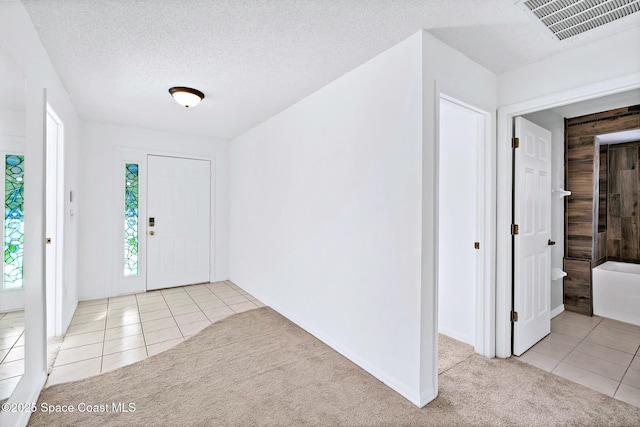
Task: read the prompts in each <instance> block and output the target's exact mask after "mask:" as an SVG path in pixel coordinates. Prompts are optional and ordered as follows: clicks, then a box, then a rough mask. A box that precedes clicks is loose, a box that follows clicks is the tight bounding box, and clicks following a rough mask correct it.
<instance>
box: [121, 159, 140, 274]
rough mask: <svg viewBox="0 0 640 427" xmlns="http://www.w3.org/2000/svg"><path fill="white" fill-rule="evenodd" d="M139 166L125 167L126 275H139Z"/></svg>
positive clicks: (134, 164) (127, 165) (133, 164)
mask: <svg viewBox="0 0 640 427" xmlns="http://www.w3.org/2000/svg"><path fill="white" fill-rule="evenodd" d="M138 222H139V218H138V164H137V163H127V164H126V165H125V188H124V275H125V276H135V275H136V274H138V268H139V266H138Z"/></svg>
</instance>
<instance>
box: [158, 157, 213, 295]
mask: <svg viewBox="0 0 640 427" xmlns="http://www.w3.org/2000/svg"><path fill="white" fill-rule="evenodd" d="M147 179H148V190H147V191H148V193H147V194H148V195H147V197H148V199H147V206H148V208H147V211H148V216H149V218H147V221H148V224H147V225H148V227H147V230H148V231H147V254H148V255H147V290H151V289H161V288H169V287H174V286H182V285H188V284H193V283H203V282H208V281H209V264H210V259H211V257H210V240H211V203H210V201H211V162H210V161H208V160H194V159H185V158H178V157H164V156H154V155H149V156H148V178H147Z"/></svg>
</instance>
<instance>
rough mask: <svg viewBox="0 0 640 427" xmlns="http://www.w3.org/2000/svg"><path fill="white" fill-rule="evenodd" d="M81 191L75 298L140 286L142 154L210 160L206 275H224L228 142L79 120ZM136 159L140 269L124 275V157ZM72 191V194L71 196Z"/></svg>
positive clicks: (226, 265)
mask: <svg viewBox="0 0 640 427" xmlns="http://www.w3.org/2000/svg"><path fill="white" fill-rule="evenodd" d="M81 133H82V147H81V152H80V165H81V172H80V173H81V174H82V176H83V180H82V184H81V187H80V191H78V194H77V200H78V202H77V203H78V206H79V207H80V208H79V210H78V220H79V224H80V239H79V248H80V251H79V257H78V262H79V283H80V284H81V286H80V289H79V298H80V300H88V299H96V298H104V297H108V296H115V295H119V294H126V293H133V292H142V291H144V290H145V287H146V276H145V264H144V262H145V257H144V254H145V242H146V240H145V236H146V231H147V229H146V226H147V221H146V218H147V217H146V214H145V213H146V212H145V206H146V196H145V194H146V193H145V189H146V178H145V176H146V175H145V174H146V167H145V165H146V158H147V154H161V155H172V156H176V157H189V158H202V159H209V160H211V161H212V168H213V171H214V174H213V176H212V181H211V188H212V189H213V194H212V196H213V197H212V205H213V207H214V208H213V210H212V215H213V221H214V224H213V227H212V237H211V238H212V251H211V267H212V268H211V273H212V275H211V277H210V280H212V281H215V280H226V279H228V278H229V250H228V247H229V145H228V142H225V141H219V140H214V139H212V138H207V137H200V136H193V135H185V134H175V133H167V132H161V131H153V130H147V129H141V128H136V127H130V126H119V125H110V124H103V123H95V122H86V121H83V122H82V124H81ZM125 162H137V163H140V177H139V180H140V223H139V224H140V225H139V235H140V262H141V265H140V270H141V274H140V276H137V277H131V278H125V277H124V275H123V265H122V259H123V247H122V245H123V242H122V236H123V231H122V218H123V215H124V201H123V200H124V199H123V197H124V163H125ZM74 197H76V196H74Z"/></svg>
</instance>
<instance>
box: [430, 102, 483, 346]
mask: <svg viewBox="0 0 640 427" xmlns="http://www.w3.org/2000/svg"><path fill="white" fill-rule="evenodd" d="M484 123H485V121H484V115H483V114H482V113H479V112H478V111H475V110H474V109H471V108H469V107H467V106H465V105H463V104H461V103H458V102H457V101H454V100H451V99H446V98H444V97H443V98H441V99H440V136H439V141H440V142H439V161H438V165H439V166H438V168H439V171H438V177H439V192H438V194H439V196H438V236H439V237H438V330H439V332H440V333H442V334H444V335H447V336H450V337H452V338H455V339H458V340H460V341H463V342H466V343H467V344H470V345H473V346H474V347H475V346H477V344H478V342H477V336H476V335H477V327H478V319H477V317H478V316H477V315H476V314H477V313H476V312H477V310H476V306H477V303H478V301H477V295H482V291H481V290H480V291H479V289H478V288H479V286H481V285H482V283H483V282H482V277H483V271H482V267H483V264H482V258H481V257H482V253H481V250H480V248H481V247H482V246H480V245H481V244H482V243H481V242H480V240H482V239H481V238H480V236H481V234H482V224H483V215H484V208H483V200H484V197H483V189H484V175H483V173H482V162H483V153H484V151H483V149H484V139H485V128H484ZM476 242H478V244H479V247H478V249H476V248H475V243H476Z"/></svg>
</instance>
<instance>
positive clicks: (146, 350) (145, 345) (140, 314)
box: [135, 296, 164, 359]
mask: <svg viewBox="0 0 640 427" xmlns="http://www.w3.org/2000/svg"><path fill="white" fill-rule="evenodd" d="M135 298H136V310H137V311H138V319H140V331H142V342H143V343H144V352H145V353H146V355H147V356H146V357H145V359H146V358H147V357H149V349H148V348H147V337H145V336H144V329H142V313H140V301H138V297H137V296H136V297H135ZM162 299H164V298H162Z"/></svg>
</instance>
